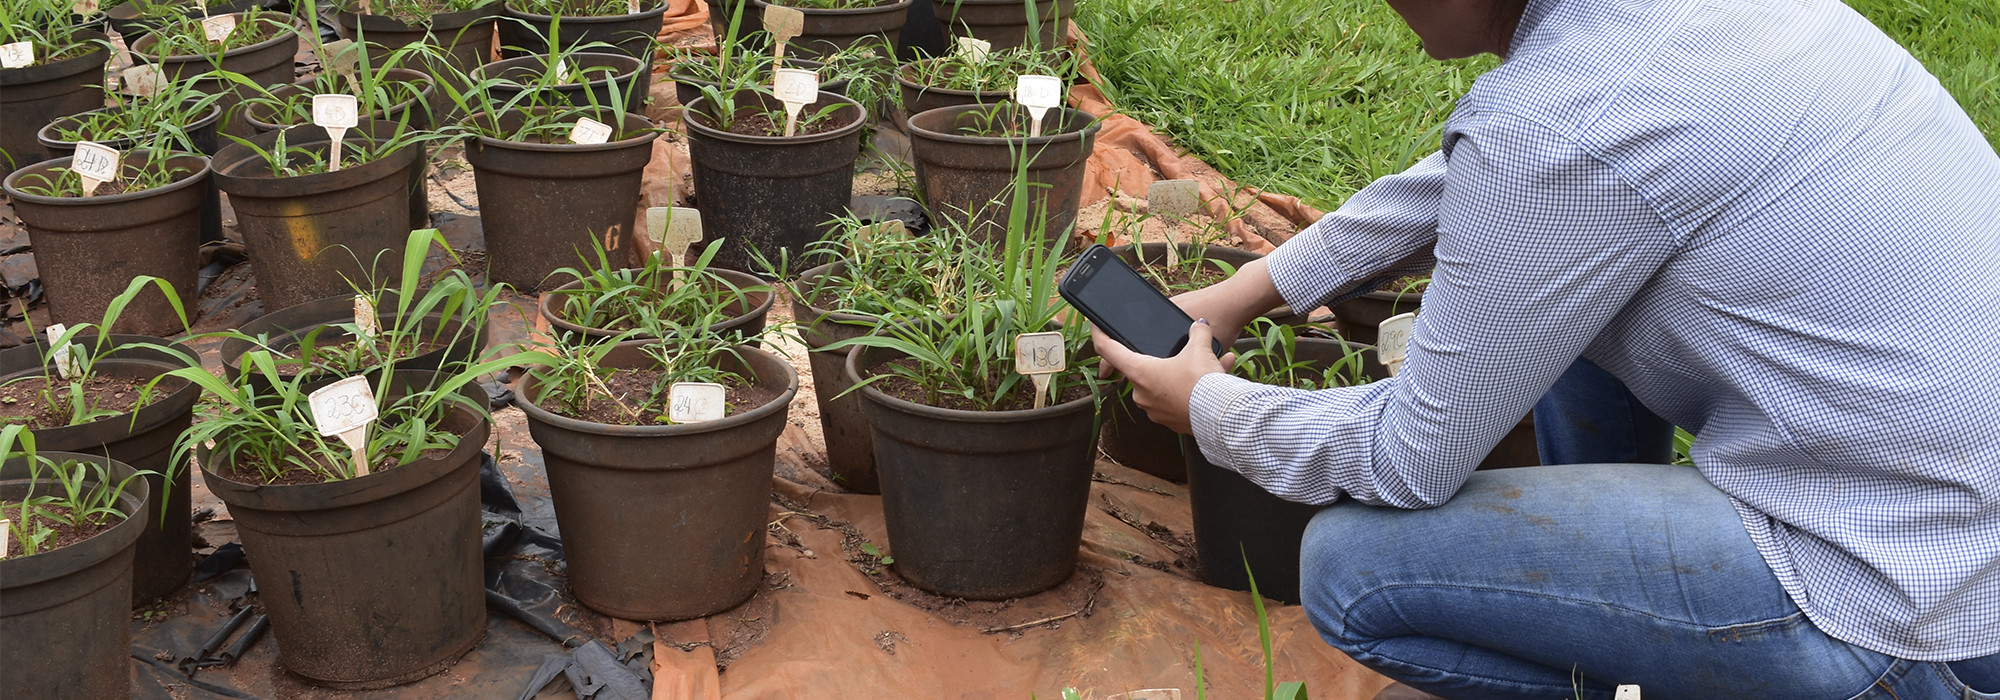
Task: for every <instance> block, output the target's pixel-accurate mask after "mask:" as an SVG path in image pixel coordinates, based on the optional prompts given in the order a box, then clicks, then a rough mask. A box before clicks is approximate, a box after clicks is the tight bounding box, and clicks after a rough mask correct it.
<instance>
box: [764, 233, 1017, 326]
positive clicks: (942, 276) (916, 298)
mask: <svg viewBox="0 0 2000 700" xmlns="http://www.w3.org/2000/svg"><path fill="white" fill-rule="evenodd" d="M993 255H994V251H993V250H992V248H991V246H989V245H987V244H983V243H980V242H978V241H976V240H974V239H973V238H972V237H971V236H968V235H966V233H965V231H964V229H962V228H958V227H941V228H939V229H937V230H934V231H930V232H929V233H928V234H927V235H923V236H912V235H907V234H900V235H899V234H893V233H886V232H883V231H882V230H881V229H880V228H879V227H871V225H867V224H863V223H862V222H861V220H860V219H857V218H855V217H853V216H851V215H850V216H846V217H842V218H840V219H836V220H835V222H834V228H833V231H832V232H831V233H828V234H827V236H826V237H825V238H822V239H821V240H819V241H818V242H815V243H813V244H812V245H811V246H808V247H807V249H806V257H807V259H808V260H812V261H815V262H821V261H835V260H838V261H841V262H845V263H846V265H845V266H844V267H843V268H842V269H841V270H840V272H839V273H838V274H828V275H821V276H819V277H817V278H815V279H813V280H812V282H811V283H810V284H801V283H793V284H792V285H791V286H790V289H791V293H792V295H793V296H794V297H796V298H800V299H806V300H808V302H810V303H811V304H812V305H813V306H816V307H819V308H823V309H827V310H830V311H836V312H841V313H849V314H857V315H861V316H869V317H874V318H879V319H897V318H916V317H921V316H925V315H928V314H932V313H941V314H953V313H957V312H958V310H959V308H960V304H962V303H963V302H964V301H965V299H967V298H975V299H976V298H981V297H986V296H991V294H990V290H967V289H965V288H964V286H963V285H965V284H968V283H977V282H980V281H983V280H980V279H970V280H969V279H968V278H967V277H966V275H965V274H964V269H965V268H966V266H967V265H972V264H985V263H983V261H985V260H990V259H991V258H992V256H993ZM755 258H756V260H757V261H758V263H759V264H760V265H762V266H763V267H764V269H765V270H766V271H767V272H771V273H774V274H775V273H776V272H777V270H775V269H773V266H772V265H770V264H769V263H767V262H765V261H764V260H763V258H762V256H761V255H756V256H755ZM968 291H971V293H970V294H968V293H967V292H968Z"/></svg>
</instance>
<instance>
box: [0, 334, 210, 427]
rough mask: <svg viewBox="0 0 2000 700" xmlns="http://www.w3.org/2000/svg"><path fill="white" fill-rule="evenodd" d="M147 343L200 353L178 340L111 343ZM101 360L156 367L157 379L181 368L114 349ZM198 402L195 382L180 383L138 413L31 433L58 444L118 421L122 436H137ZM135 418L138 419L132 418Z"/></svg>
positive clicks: (29, 348) (130, 338)
mask: <svg viewBox="0 0 2000 700" xmlns="http://www.w3.org/2000/svg"><path fill="white" fill-rule="evenodd" d="M94 337H96V336H95V335H94V334H93V335H88V336H86V335H82V334H79V335H78V336H77V338H78V339H79V340H83V339H87V338H94ZM146 341H150V342H153V343H156V344H159V345H165V346H167V347H171V348H174V349H177V350H180V351H181V352H185V353H187V354H188V355H190V356H193V357H200V356H201V353H199V352H197V351H196V350H195V349H194V348H193V347H190V346H189V345H188V344H187V340H186V339H185V338H183V339H181V340H171V339H168V338H161V337H158V336H150V335H129V334H123V333H114V334H112V336H111V342H112V343H113V344H114V345H116V344H124V343H133V342H146ZM47 345H48V342H47V341H46V340H42V341H39V342H36V343H30V344H27V345H18V346H15V347H12V348H8V349H6V350H0V354H5V353H16V352H18V353H24V354H25V353H27V352H35V353H39V352H40V349H41V348H43V347H46V346H47ZM89 347H90V346H89V345H88V343H86V344H85V345H84V348H85V349H86V350H88V349H89ZM104 360H110V361H117V362H120V363H130V364H135V365H156V366H158V367H159V368H160V373H159V374H160V375H164V374H166V373H168V372H172V371H174V370H176V369H180V368H181V366H180V365H175V364H173V363H171V362H167V361H165V360H159V359H153V358H143V357H119V356H118V354H117V352H116V349H115V348H114V349H113V351H112V352H111V353H110V354H107V355H105V356H104ZM40 366H46V365H40ZM35 371H36V370H35V369H24V370H21V371H19V372H14V373H12V374H9V375H7V376H5V377H0V381H6V380H12V379H16V378H20V377H23V376H27V375H28V374H30V373H32V372H35ZM155 376H158V375H155ZM200 398H201V385H199V384H196V383H194V382H189V381H185V380H183V384H182V386H181V388H179V389H175V390H173V391H172V392H169V393H168V394H167V395H166V396H162V397H160V398H159V399H158V400H156V401H154V402H152V403H150V404H147V405H145V406H141V407H139V409H138V410H134V411H126V412H124V413H120V414H118V415H115V416H107V417H104V418H99V419H97V420H94V421H91V422H89V423H83V424H80V425H64V426H56V427H52V428H40V429H37V430H34V431H31V432H33V433H34V434H35V436H36V438H37V439H38V440H40V441H42V442H49V441H52V440H60V439H63V438H70V437H75V436H80V435H85V434H87V433H95V432H97V430H96V429H98V428H102V427H104V426H106V425H109V424H110V422H111V421H118V422H122V423H124V424H125V425H126V426H127V427H126V428H124V429H121V430H122V433H123V434H126V435H137V434H139V433H142V432H145V431H147V430H150V429H152V428H154V427H156V426H158V425H161V424H164V423H165V422H166V421H168V420H171V419H172V418H173V417H174V416H176V415H179V414H181V413H184V412H186V411H189V410H192V409H193V408H194V403H195V401H197V400H199V399H200ZM134 414H138V415H137V416H136V417H135V416H134ZM149 419H150V420H149ZM72 433H74V435H72ZM77 439H85V438H80V437H79V438H77Z"/></svg>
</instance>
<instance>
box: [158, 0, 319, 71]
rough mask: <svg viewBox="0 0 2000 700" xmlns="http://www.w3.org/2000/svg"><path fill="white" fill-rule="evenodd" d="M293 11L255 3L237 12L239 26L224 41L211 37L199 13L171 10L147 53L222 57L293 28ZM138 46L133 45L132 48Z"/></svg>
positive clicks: (162, 56) (163, 20) (159, 23)
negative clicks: (173, 11) (188, 13)
mask: <svg viewBox="0 0 2000 700" xmlns="http://www.w3.org/2000/svg"><path fill="white" fill-rule="evenodd" d="M291 19H292V16H291V15H288V14H285V13H282V12H276V11H272V10H266V9H264V8H262V7H252V8H250V9H248V10H245V11H244V12H242V13H241V14H239V15H237V22H236V28H235V29H232V30H230V32H229V36H228V37H227V38H225V39H223V40H222V41H209V40H208V34H207V33H206V32H205V31H204V30H203V29H202V25H201V21H202V17H201V16H200V15H184V14H172V15H168V16H166V17H163V18H161V19H160V20H158V26H156V27H155V28H154V29H153V33H151V34H149V35H147V36H150V37H153V42H152V43H151V44H150V45H149V46H147V50H146V51H145V54H146V55H147V56H152V57H155V58H167V57H173V56H210V57H213V58H214V60H217V61H220V60H222V58H221V57H222V54H224V53H226V52H229V51H234V50H236V49H240V48H244V47H247V46H252V45H255V44H259V43H263V42H265V41H269V40H271V39H274V38H276V37H278V36H281V35H283V34H284V33H285V32H289V31H293V28H292V26H291V24H290V21H291ZM138 48H139V47H137V46H134V47H133V49H135V50H136V49H138Z"/></svg>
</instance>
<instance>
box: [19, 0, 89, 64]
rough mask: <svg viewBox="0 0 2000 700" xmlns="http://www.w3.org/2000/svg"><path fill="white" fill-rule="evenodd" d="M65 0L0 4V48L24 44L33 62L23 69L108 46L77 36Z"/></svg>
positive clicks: (73, 20) (68, 4)
mask: <svg viewBox="0 0 2000 700" xmlns="http://www.w3.org/2000/svg"><path fill="white" fill-rule="evenodd" d="M71 4H72V3H71V2H69V1H68V0H7V2H0V44H12V43H15V42H21V41H25V42H28V43H29V44H31V45H32V46H33V47H34V49H35V61H34V62H33V63H30V64H28V65H27V66H24V67H33V66H45V65H48V64H51V63H56V62H59V61H64V60H67V59H72V58H76V57H79V56H82V55H84V54H87V53H90V50H91V49H93V48H96V47H99V46H107V47H108V46H109V45H110V44H109V43H108V42H105V41H103V40H101V39H99V40H92V39H85V38H84V37H82V36H80V34H81V33H82V32H83V31H84V30H85V29H87V27H78V26H76V23H77V21H78V19H79V18H78V16H77V15H76V14H75V13H72V12H71V11H70V6H71Z"/></svg>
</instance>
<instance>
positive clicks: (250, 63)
mask: <svg viewBox="0 0 2000 700" xmlns="http://www.w3.org/2000/svg"><path fill="white" fill-rule="evenodd" d="M234 14H235V15H236V18H237V20H239V21H241V20H242V19H243V17H244V14H243V13H234ZM212 16H221V14H220V13H218V14H216V15H212ZM280 16H283V15H280ZM268 18H270V17H269V16H267V19H268ZM300 31H301V29H300V27H299V26H298V25H296V24H294V25H288V26H286V28H285V31H283V32H281V33H279V34H278V36H274V37H271V38H269V39H265V40H263V41H260V42H257V43H255V44H251V45H249V46H245V47H242V48H238V49H231V50H229V51H225V52H223V53H222V56H221V57H220V60H218V59H217V57H216V56H213V55H209V54H202V55H199V56H158V55H155V54H154V51H153V46H154V45H156V44H158V43H159V37H158V36H154V35H152V34H148V35H146V36H144V37H141V38H139V39H138V40H137V41H134V42H132V58H133V60H135V61H139V62H142V63H148V64H153V65H155V66H157V67H158V68H159V69H160V75H161V78H162V79H164V80H171V81H179V80H181V79H182V78H184V77H185V78H189V79H193V78H194V77H195V76H198V75H202V74H204V73H209V72H211V71H216V70H225V71H231V72H235V73H241V74H243V77H245V78H249V79H250V80H251V82H254V83H257V84H258V85H263V86H265V87H271V86H276V85H286V84H289V83H291V82H292V63H293V57H294V56H296V55H298V53H299V32H300ZM194 88H195V89H196V90H200V91H202V92H206V93H209V94H216V93H222V92H225V91H226V92H227V94H228V96H227V97H224V98H222V109H223V114H224V117H223V123H222V132H223V133H225V134H234V135H236V136H249V135H251V134H253V133H255V130H254V129H252V128H251V127H250V123H249V122H247V121H244V120H243V119H241V118H240V117H241V115H240V113H239V110H238V109H237V107H238V105H240V104H241V103H242V101H243V97H244V96H245V93H246V91H247V90H248V88H243V87H239V86H236V85H234V84H232V83H229V82H227V81H225V80H223V79H221V78H201V79H198V80H195V83H194Z"/></svg>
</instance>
